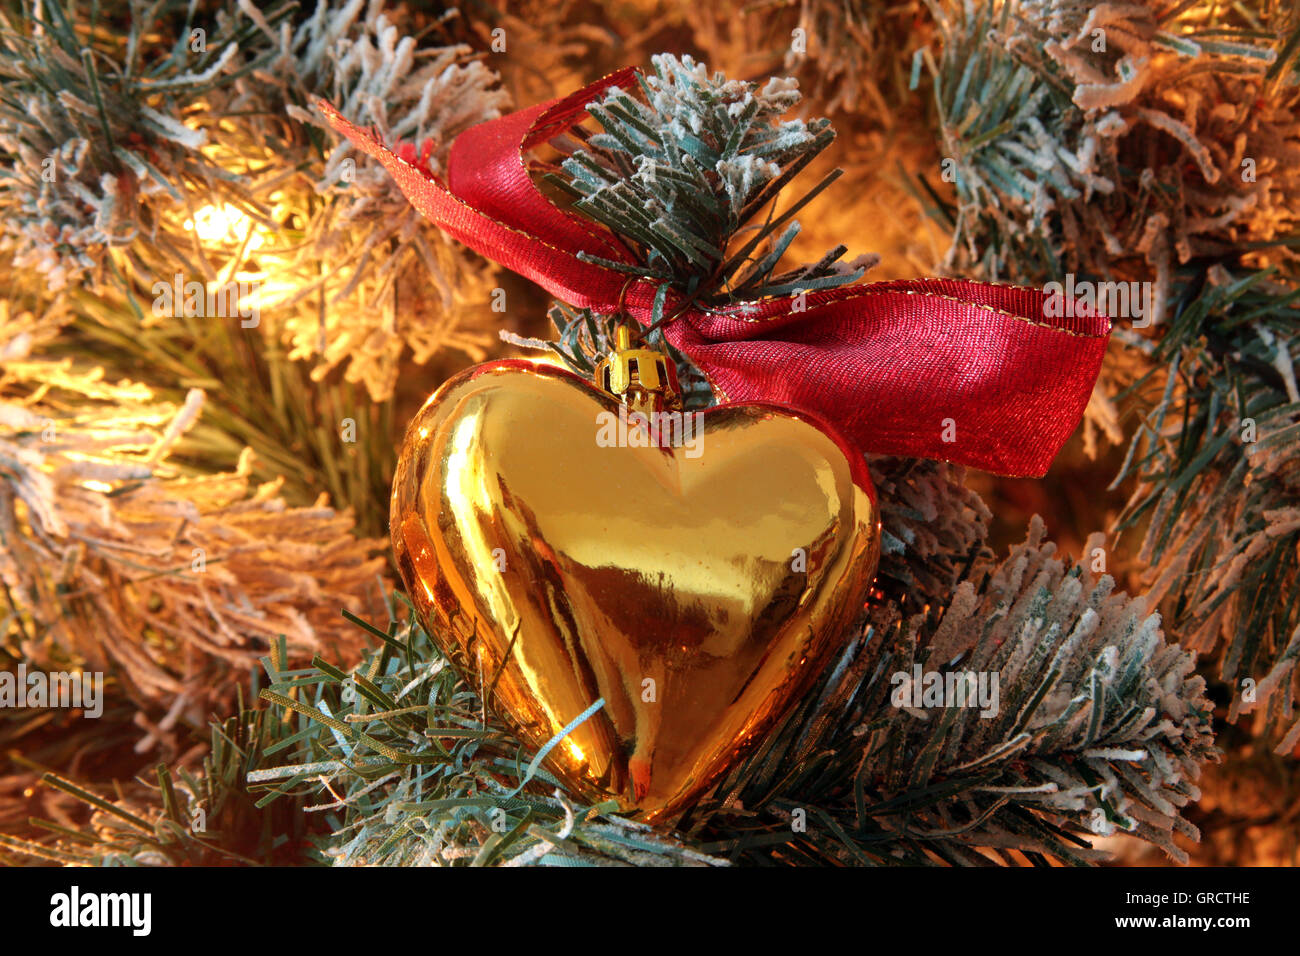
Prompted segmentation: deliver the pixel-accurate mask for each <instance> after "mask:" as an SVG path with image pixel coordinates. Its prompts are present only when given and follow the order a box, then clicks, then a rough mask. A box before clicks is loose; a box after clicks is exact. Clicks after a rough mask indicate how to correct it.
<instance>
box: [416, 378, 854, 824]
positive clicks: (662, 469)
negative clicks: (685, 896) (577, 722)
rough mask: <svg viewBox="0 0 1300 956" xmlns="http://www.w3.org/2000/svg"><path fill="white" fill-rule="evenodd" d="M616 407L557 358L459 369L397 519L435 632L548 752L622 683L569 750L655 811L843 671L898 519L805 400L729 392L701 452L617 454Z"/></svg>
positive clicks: (569, 765)
mask: <svg viewBox="0 0 1300 956" xmlns="http://www.w3.org/2000/svg"><path fill="white" fill-rule="evenodd" d="M618 411H619V403H618V402H617V400H615V399H614V398H613V397H611V396H609V395H607V394H605V393H603V392H601V391H599V390H597V389H595V388H593V387H592V386H590V385H588V384H587V383H586V382H584V381H582V380H581V379H579V378H577V377H576V376H573V375H570V374H569V373H567V372H564V371H562V370H559V369H557V368H555V367H552V366H544V365H534V364H532V363H527V362H522V361H508V362H496V363H491V364H488V365H481V366H478V367H477V368H474V369H470V370H468V371H467V372H464V373H462V374H461V375H458V376H457V377H455V378H453V379H451V380H450V381H448V382H447V383H446V384H445V385H444V386H443V387H442V388H440V389H439V390H438V392H437V393H436V394H435V395H434V396H433V397H432V398H431V399H430V400H429V401H428V402H427V403H426V404H425V406H424V408H423V409H422V410H421V411H420V413H419V414H418V415H417V416H416V418H415V420H414V421H413V422H412V424H411V426H410V429H409V430H408V432H407V436H406V442H405V446H404V447H403V449H402V454H401V457H400V459H399V462H398V468H397V475H396V478H395V479H394V483H393V498H392V512H391V527H392V537H393V545H394V548H395V550H396V554H397V559H398V564H399V566H400V568H401V571H402V576H403V577H404V579H405V581H406V586H407V589H408V591H409V593H410V594H411V597H412V599H413V601H414V602H415V604H416V607H417V609H418V610H419V612H420V613H421V615H422V616H423V618H424V620H425V622H426V624H427V625H428V626H429V629H430V633H432V634H433V635H434V636H435V638H436V639H437V640H439V641H440V642H441V643H442V644H443V646H444V649H445V650H447V652H448V653H449V655H450V656H452V658H453V659H454V660H456V661H457V662H458V663H460V664H461V666H462V668H463V669H464V673H466V674H467V675H468V676H469V677H470V679H471V680H473V681H475V682H476V683H477V685H478V687H479V689H480V691H481V690H482V689H483V688H484V687H491V688H492V695H493V697H492V701H491V705H492V706H493V708H494V709H495V710H496V711H497V712H498V713H501V714H502V715H503V716H504V717H505V718H506V719H507V720H508V721H509V722H510V723H511V724H512V725H513V726H514V729H515V730H516V731H517V733H518V734H519V736H520V737H521V738H522V739H523V740H525V741H526V742H528V743H529V744H530V745H531V746H532V747H534V748H538V747H540V746H541V745H542V744H544V743H546V741H548V740H550V739H551V737H553V736H554V735H555V734H556V733H558V732H559V731H560V729H561V728H563V727H564V726H565V725H566V724H567V723H569V722H570V721H572V720H573V719H574V718H575V717H577V716H578V715H579V714H580V713H582V711H583V710H585V709H586V708H587V707H588V706H589V705H591V704H592V703H594V702H595V701H596V700H597V699H598V698H604V700H605V706H604V708H603V709H601V710H600V711H598V712H597V713H596V714H595V716H593V717H591V718H590V719H588V720H587V721H586V722H585V723H583V724H582V725H581V726H579V727H578V728H577V729H576V730H575V731H574V732H573V733H571V734H570V735H569V736H568V737H567V738H565V740H564V741H563V742H562V743H561V744H560V745H559V746H558V747H556V748H555V749H554V750H553V751H551V756H550V757H549V758H548V766H549V767H550V768H551V770H552V772H554V773H556V774H557V775H558V776H559V777H561V778H562V779H564V780H565V781H566V783H567V784H568V785H569V786H571V787H572V788H574V789H575V790H577V791H578V792H581V793H583V794H584V795H586V796H587V797H588V798H589V799H592V800H596V799H603V798H605V797H608V796H610V795H612V796H614V797H616V798H617V799H618V800H619V801H620V805H621V807H622V808H623V810H625V811H631V810H633V809H635V810H637V811H639V814H640V816H641V817H642V818H643V819H648V820H657V819H663V818H664V817H667V816H670V815H671V814H672V813H673V812H674V811H678V810H681V809H684V808H685V807H686V806H687V805H688V804H689V803H690V801H691V800H693V799H694V798H696V797H698V796H699V795H700V793H701V792H702V791H703V790H704V789H705V788H707V787H708V786H709V785H710V784H711V783H713V782H715V781H716V780H717V778H718V777H719V776H720V775H721V774H722V773H724V772H725V771H726V770H727V769H729V768H730V767H731V766H733V765H734V764H735V762H736V761H737V760H738V759H740V758H741V757H742V756H743V755H744V754H745V752H746V751H747V750H748V749H749V747H750V746H752V745H753V744H755V743H757V742H758V741H759V740H760V739H761V738H762V736H763V734H764V733H765V732H766V731H767V730H768V729H770V727H771V726H772V724H773V723H774V722H775V721H776V720H777V719H778V718H779V717H780V716H781V715H782V714H783V712H784V711H785V710H786V708H787V706H788V705H789V704H791V703H792V702H793V700H794V699H795V698H796V697H797V696H799V695H800V694H801V693H803V692H804V691H805V690H806V689H807V687H808V684H809V682H810V681H811V680H812V679H813V678H814V677H815V676H816V675H817V674H818V673H819V672H820V671H821V670H822V669H823V668H824V667H825V666H826V664H827V663H828V660H829V658H830V657H831V656H832V655H833V654H834V653H835V651H836V650H838V649H839V646H840V642H841V641H842V640H843V635H844V633H845V629H846V628H847V627H848V626H849V625H850V624H851V622H852V620H853V618H854V617H855V615H856V614H857V613H858V611H859V610H860V608H861V607H862V604H863V601H864V598H865V595H866V593H867V590H868V588H869V586H870V584H871V579H872V576H873V574H874V573H875V568H876V561H877V557H878V554H879V542H880V531H879V523H878V519H877V515H876V508H875V505H874V500H873V497H872V492H871V491H870V490H869V488H870V484H869V479H868V478H867V475H866V469H865V466H864V465H863V464H862V461H861V458H860V457H859V456H855V455H854V454H853V453H852V452H848V451H847V450H846V449H845V447H844V446H843V445H842V444H841V443H840V442H839V441H838V440H837V439H836V438H834V437H832V436H831V435H830V434H828V433H827V432H826V431H824V430H822V429H821V428H820V427H818V426H817V425H815V424H813V423H812V422H811V421H809V420H807V419H806V418H804V417H802V416H797V415H796V414H795V413H793V412H791V411H788V410H785V409H781V408H779V407H777V406H762V405H749V406H724V407H721V408H715V409H710V410H709V411H708V412H706V413H704V416H703V428H702V443H701V444H700V445H699V446H698V447H692V445H691V443H690V442H689V441H688V442H684V443H679V444H678V446H677V447H662V448H656V447H628V445H632V442H631V441H629V442H628V443H627V445H624V446H615V447H602V445H601V444H600V443H598V441H597V435H598V431H599V426H600V423H599V422H598V420H597V415H598V414H599V413H601V412H610V413H612V414H613V415H614V416H617V415H618ZM606 421H608V419H606ZM635 427H636V423H635V420H634V421H633V424H632V429H633V430H635ZM606 434H607V435H608V434H609V432H607V433H606ZM686 437H687V438H688V439H689V438H690V437H691V436H690V435H689V433H688V434H687V436H686ZM797 549H801V550H802V553H803V554H805V555H806V565H801V564H800V562H799V560H798V555H799V553H800V552H799V551H798V550H797ZM493 681H495V683H493Z"/></svg>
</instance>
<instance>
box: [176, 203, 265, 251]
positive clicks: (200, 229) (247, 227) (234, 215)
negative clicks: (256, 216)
mask: <svg viewBox="0 0 1300 956" xmlns="http://www.w3.org/2000/svg"><path fill="white" fill-rule="evenodd" d="M185 228H186V229H188V230H190V231H191V232H194V233H197V234H198V237H199V239H200V240H202V241H203V242H224V243H229V244H231V245H240V244H242V243H243V241H244V239H245V238H248V248H249V249H256V248H258V247H259V246H261V245H262V243H263V242H264V241H265V239H266V237H265V236H263V235H262V233H261V231H260V230H256V231H255V230H253V221H252V220H251V219H249V218H248V214H247V213H245V212H244V211H243V210H242V209H236V208H235V207H234V206H232V205H230V203H225V204H223V205H221V206H204V207H203V208H202V209H200V210H199V211H198V212H196V213H195V214H194V218H193V219H186V220H185ZM250 232H251V233H252V234H251V236H250V235H249V234H250Z"/></svg>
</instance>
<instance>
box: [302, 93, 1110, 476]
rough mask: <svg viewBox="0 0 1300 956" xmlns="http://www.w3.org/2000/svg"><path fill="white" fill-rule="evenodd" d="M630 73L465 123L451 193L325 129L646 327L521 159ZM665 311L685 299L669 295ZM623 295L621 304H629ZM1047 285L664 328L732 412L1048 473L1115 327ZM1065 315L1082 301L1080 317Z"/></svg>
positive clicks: (844, 303)
mask: <svg viewBox="0 0 1300 956" xmlns="http://www.w3.org/2000/svg"><path fill="white" fill-rule="evenodd" d="M635 76H636V73H635V70H634V69H632V68H628V69H624V70H620V71H619V72H617V73H613V74H611V75H610V76H607V77H605V78H604V79H603V80H600V81H599V82H597V83H594V84H592V85H591V86H588V87H586V88H584V89H582V90H579V91H578V92H577V93H574V94H572V95H570V96H567V97H564V98H562V99H559V100H554V101H551V102H550V103H542V104H539V105H537V106H534V107H531V108H529V109H525V110H519V111H518V112H515V113H511V114H509V115H508V116H503V117H501V118H500V119H496V120H491V121H489V122H486V123H481V124H479V125H477V126H474V127H471V128H470V129H468V130H466V131H465V132H464V133H462V134H461V135H460V136H459V137H457V139H456V141H455V142H454V143H453V144H452V146H451V149H450V151H449V154H448V159H447V171H446V182H445V184H444V183H442V182H440V181H439V180H438V179H437V178H436V177H435V176H434V175H433V173H432V172H431V171H430V170H429V168H428V165H427V162H426V161H425V157H426V156H427V150H428V148H429V144H425V153H423V154H422V155H417V154H416V151H415V149H414V147H413V146H412V145H411V144H401V145H400V146H399V147H398V148H397V151H396V152H394V151H393V150H390V149H389V148H388V147H387V146H386V145H385V144H384V143H382V142H381V141H380V140H379V138H378V136H377V135H376V134H375V133H374V132H373V131H370V130H363V129H360V128H358V127H356V126H353V125H352V124H351V123H349V122H348V121H347V120H345V119H344V118H343V117H342V116H341V115H340V114H339V112H338V111H337V110H336V109H334V107H332V106H331V105H330V104H328V103H325V102H322V103H321V104H320V105H321V109H322V110H323V111H324V112H325V115H326V116H327V117H328V119H329V121H330V123H331V124H332V125H333V126H334V128H335V129H336V130H338V131H339V132H340V133H342V134H343V135H345V136H347V137H348V139H350V140H351V141H352V142H353V143H354V144H355V145H356V146H357V147H358V148H360V149H361V150H363V151H364V152H366V153H367V154H369V155H371V156H373V157H375V158H376V159H378V160H379V162H381V163H382V164H383V165H384V167H385V168H386V169H387V170H388V171H389V173H391V174H392V176H393V178H394V179H395V180H396V181H397V184H398V185H399V186H400V187H401V189H402V192H404V193H405V194H406V197H407V198H408V199H409V200H410V201H411V203H412V205H414V206H415V208H417V209H419V210H420V211H421V212H422V213H424V214H425V215H426V216H428V217H429V218H430V219H432V220H433V221H434V222H435V223H437V224H438V225H439V226H441V227H442V229H443V230H444V231H445V232H446V233H447V234H449V235H451V236H453V237H454V238H456V239H458V240H459V241H461V242H462V243H464V244H465V245H466V246H469V247H470V248H471V249H474V250H475V251H476V252H479V253H481V254H482V255H484V256H486V257H488V258H489V259H493V260H495V261H496V262H498V263H500V264H501V265H503V266H505V267H506V268H508V269H511V270H513V271H515V272H517V273H519V274H520V275H522V276H525V277H527V278H529V279H532V280H533V281H534V282H536V283H538V284H539V285H541V286H542V287H543V288H545V289H546V290H547V291H548V292H550V293H551V294H552V295H553V296H555V297H556V298H558V299H560V300H562V301H564V302H567V303H569V304H570V305H574V306H578V307H580V308H589V309H592V310H594V311H597V312H601V313H613V312H616V311H617V310H618V309H619V306H620V304H621V305H622V306H623V307H624V309H625V310H626V312H627V313H628V314H629V315H631V316H632V317H633V318H635V319H636V320H637V321H638V322H640V323H641V324H642V325H649V324H650V323H651V316H652V312H653V305H654V298H655V293H656V291H657V290H658V284H657V283H656V282H654V281H653V280H637V281H636V282H634V283H633V284H632V285H631V286H629V287H627V288H626V290H625V288H624V287H625V283H626V282H627V276H626V275H624V274H623V273H620V272H618V271H616V270H613V269H610V268H608V267H605V266H600V265H595V264H592V263H590V262H583V261H581V260H580V259H579V258H578V253H579V252H586V253H588V254H591V255H596V256H600V257H602V258H604V259H610V260H614V261H618V262H625V263H634V262H635V258H634V257H633V255H632V253H631V252H630V251H629V250H628V249H627V248H626V247H625V246H624V245H623V244H622V243H621V242H620V241H619V239H618V237H617V236H615V235H614V234H613V233H612V232H610V231H609V230H607V229H605V228H604V227H603V226H601V225H599V224H597V223H595V222H592V221H590V220H586V219H583V218H580V217H579V216H577V215H574V214H572V213H568V212H565V211H563V210H561V209H559V208H557V207H556V206H555V205H554V204H553V203H551V202H550V201H549V200H548V199H546V197H544V196H543V195H542V194H541V193H540V192H538V190H537V188H536V186H535V185H534V184H533V181H532V179H531V177H530V176H529V175H528V171H527V169H526V167H525V166H524V157H523V154H524V152H525V151H527V150H529V149H531V148H533V147H534V146H536V145H538V144H540V143H542V142H545V141H546V140H548V139H550V138H552V137H554V136H556V135H558V134H560V133H562V132H564V131H565V130H567V129H568V128H570V127H571V126H572V125H573V124H575V123H577V122H579V121H580V120H581V119H582V118H583V117H584V116H585V115H586V106H587V105H588V104H589V103H591V102H593V101H594V100H595V99H597V98H598V97H599V96H600V94H601V93H602V92H604V91H605V90H606V89H608V88H610V87H613V86H627V85H629V84H630V83H632V82H633V81H634V80H635ZM666 295H667V297H666V301H665V303H664V313H663V314H665V315H672V314H674V313H675V312H676V311H677V310H678V309H679V308H680V306H681V303H682V297H681V296H680V295H679V294H676V293H675V292H674V291H673V290H671V289H670V290H669V291H668V293H667V294H666ZM620 299H621V302H620ZM1051 299H1052V297H1051V296H1049V295H1048V294H1047V293H1045V292H1043V291H1040V290H1038V289H1028V288H1020V287H1014V286H1006V285H994V284H990V283H981V282H966V281H961V280H956V279H908V280H900V281H890V282H869V283H863V284H859V285H853V286H846V287H842V288H838V289H832V290H828V291H823V292H808V293H805V296H804V300H803V303H802V304H803V306H804V307H803V309H802V310H799V311H796V309H797V308H798V306H799V305H800V302H799V299H798V297H797V296H782V297H775V298H769V299H763V300H760V301H758V302H753V303H736V304H730V305H726V306H722V307H710V308H709V309H708V311H706V310H705V309H704V308H702V307H696V306H692V307H690V308H688V309H686V310H685V311H684V312H683V313H682V314H681V315H680V317H679V318H677V319H676V320H674V321H672V322H670V323H668V324H666V325H665V326H664V327H663V329H664V334H665V336H666V337H667V338H668V340H669V341H670V342H671V343H672V344H673V345H674V346H675V347H676V348H678V349H680V350H681V351H682V352H683V353H685V354H686V355H688V356H689V357H690V358H691V360H692V361H694V362H695V364H696V365H697V366H698V367H699V368H700V370H701V371H702V372H703V373H704V374H705V376H706V377H707V378H708V379H709V381H710V382H711V384H712V385H713V387H714V389H715V391H716V392H717V393H718V394H719V397H720V398H721V399H722V400H724V401H730V402H738V403H744V402H779V403H782V404H785V405H790V406H793V407H795V408H801V409H805V410H807V411H810V412H814V413H816V414H817V415H819V416H820V417H822V418H824V419H826V420H828V421H831V422H833V423H835V424H836V425H838V426H839V427H840V429H841V430H843V431H844V433H845V434H846V435H847V436H848V437H849V438H851V439H853V440H854V441H855V442H856V443H857V444H858V446H859V447H860V448H861V449H862V450H863V451H869V452H877V453H881V454H889V455H903V456H908V457H915V458H938V459H946V460H949V461H955V462H960V463H962V464H967V465H972V466H974V467H977V468H982V469H985V470H987V471H992V472H997V473H999V474H1006V475H1024V476H1038V475H1042V474H1044V473H1045V472H1046V471H1047V468H1048V466H1049V465H1050V464H1051V462H1052V459H1053V457H1055V455H1056V453H1057V451H1058V450H1060V447H1061V445H1063V444H1064V443H1065V440H1066V439H1067V438H1069V436H1070V433H1071V432H1073V431H1074V428H1075V426H1076V425H1077V424H1078V422H1079V418H1080V416H1082V414H1083V409H1084V407H1085V406H1086V405H1087V403H1088V397H1089V395H1090V394H1091V392H1092V388H1093V384H1094V383H1095V381H1096V378H1097V371H1098V369H1099V368H1100V366H1101V360H1102V355H1103V353H1104V352H1105V350H1106V341H1107V338H1108V336H1109V334H1110V321H1109V320H1108V319H1107V318H1106V317H1105V316H1104V315H1100V314H1098V313H1096V312H1095V311H1093V310H1091V309H1087V308H1085V307H1084V306H1083V305H1082V304H1081V303H1065V302H1063V301H1062V297H1061V296H1060V295H1059V294H1058V295H1057V296H1056V297H1055V302H1054V303H1053V304H1054V306H1056V307H1055V308H1052V309H1048V308H1047V307H1046V306H1047V303H1048V302H1049V301H1050V300H1051ZM1067 306H1073V308H1069V307H1067Z"/></svg>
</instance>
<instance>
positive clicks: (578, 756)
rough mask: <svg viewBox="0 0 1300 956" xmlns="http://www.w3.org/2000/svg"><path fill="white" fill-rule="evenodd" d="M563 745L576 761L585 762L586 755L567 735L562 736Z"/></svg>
mask: <svg viewBox="0 0 1300 956" xmlns="http://www.w3.org/2000/svg"><path fill="white" fill-rule="evenodd" d="M564 746H565V747H566V748H568V751H569V756H570V757H572V758H573V759H574V760H575V761H576V762H578V763H586V762H587V755H586V754H585V753H583V752H582V748H581V747H579V746H578V745H577V744H575V743H574V742H573V741H572V740H570V739H569V738H568V737H565V738H564Z"/></svg>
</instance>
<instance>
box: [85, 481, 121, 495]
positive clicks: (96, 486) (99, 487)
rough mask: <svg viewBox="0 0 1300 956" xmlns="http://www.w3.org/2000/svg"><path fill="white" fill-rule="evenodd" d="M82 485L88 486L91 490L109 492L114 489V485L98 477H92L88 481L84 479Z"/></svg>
mask: <svg viewBox="0 0 1300 956" xmlns="http://www.w3.org/2000/svg"><path fill="white" fill-rule="evenodd" d="M81 485H82V487H83V488H87V489H89V490H90V491H102V492H106V493H107V492H109V491H112V490H113V486H112V485H110V484H109V483H108V482H107V481H100V480H98V479H97V478H91V479H88V480H87V481H83V482H82V483H81Z"/></svg>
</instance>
